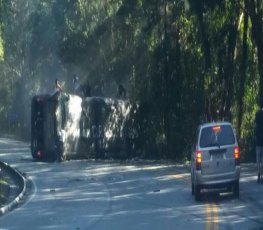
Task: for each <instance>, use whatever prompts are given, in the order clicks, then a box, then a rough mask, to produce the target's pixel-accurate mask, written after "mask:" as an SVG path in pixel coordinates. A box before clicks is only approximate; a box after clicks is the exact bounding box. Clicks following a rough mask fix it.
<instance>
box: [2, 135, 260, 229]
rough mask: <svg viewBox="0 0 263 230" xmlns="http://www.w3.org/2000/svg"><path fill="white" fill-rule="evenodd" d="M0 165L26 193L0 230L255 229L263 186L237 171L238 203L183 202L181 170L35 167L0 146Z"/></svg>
mask: <svg viewBox="0 0 263 230" xmlns="http://www.w3.org/2000/svg"><path fill="white" fill-rule="evenodd" d="M0 160H2V161H5V162H7V163H9V164H10V165H11V166H12V167H15V168H17V169H18V170H19V171H21V172H23V173H25V175H26V176H27V178H28V179H30V180H31V189H30V190H29V191H28V195H27V196H26V198H25V199H24V201H23V202H22V203H21V204H20V205H19V206H18V207H17V208H15V209H14V210H12V211H11V212H9V213H7V214H5V215H4V216H1V217H0V229H26V230H29V229H34V230H35V229H54V230H55V229H56V230H57V229H71V230H82V229H94V230H97V229H100V230H101V229H105V230H106V229H107V230H108V229H112V230H123V229H125V230H129V229H132V230H133V229H143V230H146V229H151V230H154V229H161V230H164V229H167V230H170V229H196V230H199V229H202V230H203V229H205V230H210V229H211V230H212V229H214V230H219V229H227V230H231V229H238V230H241V229H251V230H259V229H263V185H258V184H256V176H255V165H254V164H246V165H242V172H241V173H242V176H241V183H240V199H234V198H233V197H232V195H231V194H220V195H218V194H217V193H204V194H203V199H202V201H201V202H195V200H194V197H193V196H192V195H191V186H190V174H189V168H188V166H183V165H172V164H157V163H155V164H153V163H152V164H149V163H147V164H146V163H144V164H142V163H140V164H138V163H129V164H120V163H116V162H115V163H113V162H112V163H110V162H98V161H97V162H94V161H91V160H89V161H87V160H83V161H67V162H62V163H47V162H35V161H33V160H32V158H31V155H30V151H29V145H28V144H25V143H22V142H17V141H12V140H9V139H0Z"/></svg>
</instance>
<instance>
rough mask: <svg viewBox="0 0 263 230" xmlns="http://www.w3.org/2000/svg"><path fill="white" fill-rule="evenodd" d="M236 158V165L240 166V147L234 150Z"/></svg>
mask: <svg viewBox="0 0 263 230" xmlns="http://www.w3.org/2000/svg"><path fill="white" fill-rule="evenodd" d="M234 156H235V165H239V164H240V149H239V147H238V146H236V147H235V148H234Z"/></svg>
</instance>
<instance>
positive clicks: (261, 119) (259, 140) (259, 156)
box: [255, 102, 263, 183]
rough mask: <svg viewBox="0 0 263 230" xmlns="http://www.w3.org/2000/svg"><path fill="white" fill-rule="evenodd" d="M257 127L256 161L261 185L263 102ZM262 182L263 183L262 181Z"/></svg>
mask: <svg viewBox="0 0 263 230" xmlns="http://www.w3.org/2000/svg"><path fill="white" fill-rule="evenodd" d="M255 125H256V127H255V128H256V130H255V134H256V160H257V170H258V171H257V173H258V180H257V182H258V183H260V180H261V177H262V173H263V172H262V167H263V166H262V160H263V102H261V103H260V110H259V111H257V113H256V117H255ZM261 182H263V181H262V180H261Z"/></svg>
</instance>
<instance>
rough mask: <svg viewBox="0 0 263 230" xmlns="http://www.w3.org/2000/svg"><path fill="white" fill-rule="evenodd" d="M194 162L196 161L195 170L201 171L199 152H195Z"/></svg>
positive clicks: (200, 154) (200, 155)
mask: <svg viewBox="0 0 263 230" xmlns="http://www.w3.org/2000/svg"><path fill="white" fill-rule="evenodd" d="M195 160H196V170H201V163H202V152H201V151H196V153H195Z"/></svg>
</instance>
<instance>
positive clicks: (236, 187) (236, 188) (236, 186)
mask: <svg viewBox="0 0 263 230" xmlns="http://www.w3.org/2000/svg"><path fill="white" fill-rule="evenodd" d="M233 196H234V197H235V198H239V180H237V181H235V182H234V183H233Z"/></svg>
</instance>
